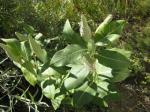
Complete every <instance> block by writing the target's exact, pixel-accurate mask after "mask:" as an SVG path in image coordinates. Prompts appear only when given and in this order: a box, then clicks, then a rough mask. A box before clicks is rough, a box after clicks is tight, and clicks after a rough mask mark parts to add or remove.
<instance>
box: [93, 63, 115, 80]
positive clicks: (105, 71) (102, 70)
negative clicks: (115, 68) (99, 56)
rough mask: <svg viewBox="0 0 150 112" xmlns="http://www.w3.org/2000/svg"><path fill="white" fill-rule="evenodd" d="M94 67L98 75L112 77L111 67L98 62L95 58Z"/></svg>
mask: <svg viewBox="0 0 150 112" xmlns="http://www.w3.org/2000/svg"><path fill="white" fill-rule="evenodd" d="M95 69H96V73H97V74H100V75H103V76H105V77H109V78H110V77H113V76H112V73H111V72H112V69H111V68H109V67H107V66H104V65H102V64H100V63H99V62H98V60H96V62H95Z"/></svg>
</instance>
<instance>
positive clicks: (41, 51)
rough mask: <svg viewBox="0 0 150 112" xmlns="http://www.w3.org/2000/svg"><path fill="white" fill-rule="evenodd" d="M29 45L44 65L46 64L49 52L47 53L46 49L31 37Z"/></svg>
mask: <svg viewBox="0 0 150 112" xmlns="http://www.w3.org/2000/svg"><path fill="white" fill-rule="evenodd" d="M29 43H30V46H31V48H32V51H33V52H34V53H35V55H36V56H37V57H38V58H39V59H40V60H41V61H42V62H43V63H45V62H46V61H47V52H46V51H45V49H42V48H41V46H40V45H39V44H38V43H37V42H36V41H35V40H34V39H33V38H32V37H31V36H29Z"/></svg>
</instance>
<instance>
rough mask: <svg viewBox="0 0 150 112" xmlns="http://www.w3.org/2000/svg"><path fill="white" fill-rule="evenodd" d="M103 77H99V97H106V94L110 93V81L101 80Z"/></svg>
mask: <svg viewBox="0 0 150 112" xmlns="http://www.w3.org/2000/svg"><path fill="white" fill-rule="evenodd" d="M100 78H101V77H99V79H98V82H97V83H96V84H97V92H98V97H100V98H104V97H105V96H107V95H108V92H109V89H108V86H109V83H108V82H106V81H103V80H100Z"/></svg>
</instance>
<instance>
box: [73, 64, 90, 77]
mask: <svg viewBox="0 0 150 112" xmlns="http://www.w3.org/2000/svg"><path fill="white" fill-rule="evenodd" d="M89 72H90V68H89V66H88V65H86V64H82V65H72V68H71V70H70V73H72V74H73V75H74V76H75V77H77V78H81V77H84V78H85V77H86V76H87V74H89Z"/></svg>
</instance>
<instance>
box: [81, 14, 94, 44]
mask: <svg viewBox="0 0 150 112" xmlns="http://www.w3.org/2000/svg"><path fill="white" fill-rule="evenodd" d="M80 35H81V37H82V38H83V39H84V41H86V42H88V41H89V40H90V39H91V37H92V33H91V29H90V27H89V25H88V23H87V20H86V17H85V16H84V15H82V16H81V22H80Z"/></svg>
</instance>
